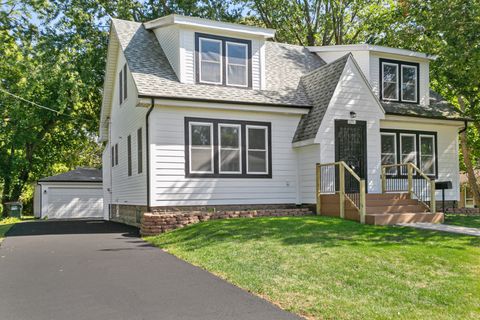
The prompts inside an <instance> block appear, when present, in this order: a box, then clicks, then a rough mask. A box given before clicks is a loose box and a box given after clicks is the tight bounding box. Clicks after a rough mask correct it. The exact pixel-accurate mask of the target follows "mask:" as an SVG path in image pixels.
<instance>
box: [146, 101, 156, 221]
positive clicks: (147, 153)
mask: <svg viewBox="0 0 480 320" xmlns="http://www.w3.org/2000/svg"><path fill="white" fill-rule="evenodd" d="M154 106H155V99H154V98H152V102H151V104H150V108H149V109H148V111H147V114H146V115H145V131H146V134H145V143H146V146H147V147H146V156H147V168H146V169H147V172H146V174H147V211H148V212H149V211H150V208H151V207H150V138H149V137H150V129H149V124H148V122H149V118H150V113H151V112H152V110H153V107H154Z"/></svg>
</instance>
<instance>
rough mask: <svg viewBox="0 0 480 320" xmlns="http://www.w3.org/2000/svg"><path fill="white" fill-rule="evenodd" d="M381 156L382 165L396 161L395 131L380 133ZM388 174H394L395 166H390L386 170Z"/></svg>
mask: <svg viewBox="0 0 480 320" xmlns="http://www.w3.org/2000/svg"><path fill="white" fill-rule="evenodd" d="M381 156H382V165H389V164H395V163H397V140H396V134H395V133H387V132H386V133H382V134H381ZM386 173H387V174H388V175H396V174H397V168H395V167H392V168H388V169H387V170H386Z"/></svg>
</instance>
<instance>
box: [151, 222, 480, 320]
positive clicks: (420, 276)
mask: <svg viewBox="0 0 480 320" xmlns="http://www.w3.org/2000/svg"><path fill="white" fill-rule="evenodd" d="M146 240H147V241H148V242H151V243H152V244H154V245H156V246H158V247H160V248H163V249H164V250H167V251H168V252H169V253H172V254H174V255H176V256H178V257H180V258H181V259H184V260H187V261H188V262H190V263H193V264H194V265H197V266H200V267H201V268H204V269H206V270H208V271H210V272H213V273H215V274H217V275H219V276H220V277H222V278H224V279H227V280H228V281H230V282H232V283H233V284H235V285H238V286H240V287H242V288H244V289H246V290H248V291H251V292H253V293H255V294H257V295H260V296H262V297H266V298H267V299H268V300H270V301H273V302H274V303H276V304H279V305H280V306H281V307H282V308H284V309H286V310H289V311H292V312H295V313H297V314H300V315H305V316H307V318H309V319H478V318H479V317H480V308H479V306H480V265H479V263H478V262H479V258H478V257H479V254H480V239H479V238H476V237H468V236H462V235H454V234H448V233H441V232H433V231H426V230H419V229H414V228H408V227H405V228H402V227H378V226H371V225H360V224H358V223H356V222H351V221H346V220H341V219H336V218H328V217H291V218H255V219H231V220H215V221H209V222H202V223H199V224H196V225H191V226H189V227H186V228H183V229H179V230H176V231H173V232H168V233H165V234H162V235H159V236H156V237H149V238H147V239H146Z"/></svg>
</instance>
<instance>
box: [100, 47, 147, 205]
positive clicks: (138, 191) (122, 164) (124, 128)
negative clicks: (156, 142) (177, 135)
mask: <svg viewBox="0 0 480 320" xmlns="http://www.w3.org/2000/svg"><path fill="white" fill-rule="evenodd" d="M116 65H117V72H116V74H119V72H120V70H121V69H122V71H123V66H124V65H125V58H124V55H123V53H122V51H121V50H119V53H118V61H117V63H116ZM127 81H128V82H129V83H132V78H131V74H130V72H129V70H128V68H127ZM127 90H128V97H129V99H127V100H126V101H125V102H124V103H123V105H122V107H121V108H112V111H111V114H110V121H109V122H110V125H109V128H110V129H109V130H110V131H109V133H108V136H107V137H108V139H109V141H108V144H107V145H108V148H109V150H111V147H112V146H113V147H114V155H115V166H114V167H113V168H111V172H109V175H111V181H108V180H106V179H104V189H105V193H106V194H108V195H109V196H108V197H107V199H108V200H109V201H110V199H111V202H112V203H113V204H122V205H146V204H147V196H146V194H147V182H146V175H145V170H144V171H143V173H141V174H132V175H131V176H128V161H127V159H128V157H127V151H128V150H127V140H128V138H127V137H128V136H129V135H131V136H132V139H131V150H137V139H134V138H133V137H134V135H135V134H136V132H137V130H138V128H140V127H142V126H144V125H145V115H146V113H147V111H148V108H144V107H137V106H136V103H137V99H131V98H132V97H137V96H138V92H137V90H136V88H135V86H128V88H127ZM113 95H114V96H113V99H114V100H113V101H118V99H119V98H118V95H119V88H118V87H116V88H115V90H114V92H113ZM105 159H108V162H105V161H106V160H105ZM105 159H104V163H103V167H105V166H107V165H110V164H111V158H110V156H109V157H105ZM137 161H138V159H137V157H136V156H132V157H131V165H132V168H137V166H138V163H137ZM142 162H143V167H144V168H145V167H146V157H143V159H142ZM109 190H110V191H109ZM110 193H111V194H110Z"/></svg>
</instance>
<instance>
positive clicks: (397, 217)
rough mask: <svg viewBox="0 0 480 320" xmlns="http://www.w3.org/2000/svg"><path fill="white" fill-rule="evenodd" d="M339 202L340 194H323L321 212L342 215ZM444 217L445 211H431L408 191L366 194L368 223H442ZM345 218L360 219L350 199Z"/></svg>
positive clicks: (366, 219) (366, 221)
mask: <svg viewBox="0 0 480 320" xmlns="http://www.w3.org/2000/svg"><path fill="white" fill-rule="evenodd" d="M339 202H340V198H339V195H338V194H335V195H333V194H332V195H329V194H327V195H321V203H322V205H321V214H322V215H326V216H335V217H338V216H340V210H339V207H340V205H339ZM443 218H444V217H443V213H441V212H437V213H431V212H430V211H429V209H428V208H427V207H426V206H425V205H424V204H423V203H421V202H420V201H418V200H416V199H411V198H410V197H409V196H408V193H385V194H366V215H365V223H367V224H373V225H393V224H397V223H414V222H430V223H442V222H443ZM345 219H348V220H355V221H360V214H359V213H358V210H356V209H355V208H354V207H353V205H352V204H351V203H350V202H349V201H348V200H345Z"/></svg>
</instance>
